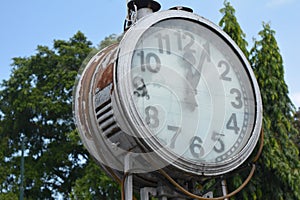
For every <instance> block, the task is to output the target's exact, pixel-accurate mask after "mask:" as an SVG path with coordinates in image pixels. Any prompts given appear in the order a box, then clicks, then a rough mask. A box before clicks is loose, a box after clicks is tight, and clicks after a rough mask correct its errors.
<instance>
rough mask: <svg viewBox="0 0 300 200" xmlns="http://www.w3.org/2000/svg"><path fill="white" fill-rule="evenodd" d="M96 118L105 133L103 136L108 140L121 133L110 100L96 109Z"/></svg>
mask: <svg viewBox="0 0 300 200" xmlns="http://www.w3.org/2000/svg"><path fill="white" fill-rule="evenodd" d="M96 117H97V122H98V124H99V127H100V128H101V130H102V131H103V135H104V136H106V137H107V138H110V137H112V136H113V135H115V134H117V133H119V132H120V131H121V129H120V128H119V127H118V125H117V123H116V121H115V119H114V114H113V110H112V107H111V101H110V99H109V100H108V101H106V102H103V103H102V104H101V105H100V106H98V107H97V108H96Z"/></svg>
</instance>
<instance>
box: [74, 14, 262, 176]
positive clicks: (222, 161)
mask: <svg viewBox="0 0 300 200" xmlns="http://www.w3.org/2000/svg"><path fill="white" fill-rule="evenodd" d="M75 116H76V121H77V126H78V128H79V132H80V134H81V137H82V139H83V141H84V143H85V145H86V146H87V148H88V150H89V151H90V152H91V154H92V155H94V157H95V158H96V160H98V161H99V162H100V163H102V164H103V167H104V168H105V166H109V168H113V169H114V170H115V173H116V174H118V172H119V171H122V170H123V169H124V165H125V164H124V163H125V161H124V160H126V155H128V154H132V155H133V156H132V157H134V158H137V159H135V162H136V163H138V164H136V168H135V169H139V170H140V172H150V171H151V170H153V171H155V170H156V169H158V168H160V167H161V168H163V167H164V168H165V169H166V170H170V171H171V170H172V171H173V172H174V173H173V176H174V177H175V178H176V177H178V176H180V177H181V178H182V177H183V178H184V177H190V176H191V175H202V176H216V175H221V174H225V173H228V172H230V171H232V170H234V169H236V168H237V167H238V166H240V165H241V164H242V163H243V162H244V161H245V160H246V159H247V158H248V157H249V156H250V154H251V153H252V151H253V150H254V148H255V146H256V144H257V141H258V138H259V135H260V130H261V124H262V103H261V97H260V91H259V87H258V85H257V82H256V79H255V76H254V74H253V72H252V70H251V67H250V65H249V63H248V61H247V59H246V58H245V56H244V55H243V53H242V52H241V50H240V49H239V48H238V47H237V45H236V44H235V43H234V42H233V41H232V40H231V38H230V37H229V36H228V35H227V34H226V33H224V32H223V31H222V30H221V29H220V28H219V27H217V26H216V25H214V24H213V23H211V22H210V21H208V20H206V19H204V18H202V17H200V16H198V15H196V14H193V13H189V12H184V11H178V10H169V11H161V12H157V13H154V14H151V15H148V16H146V17H144V18H142V19H141V20H139V21H138V22H137V23H136V24H134V25H133V26H132V27H131V28H130V29H129V30H128V31H127V32H126V33H125V35H124V37H123V39H122V41H121V43H120V44H119V45H115V46H112V47H110V48H108V49H105V50H103V51H100V52H99V53H98V54H97V55H96V56H94V57H93V58H92V59H91V61H90V62H89V64H88V65H87V67H86V69H85V70H84V71H83V73H82V76H81V78H80V80H79V81H78V84H77V89H76V94H75ZM141 168H143V170H141ZM182 172H183V173H182ZM179 174H180V175H179ZM184 174H186V175H184ZM148 178H149V177H148Z"/></svg>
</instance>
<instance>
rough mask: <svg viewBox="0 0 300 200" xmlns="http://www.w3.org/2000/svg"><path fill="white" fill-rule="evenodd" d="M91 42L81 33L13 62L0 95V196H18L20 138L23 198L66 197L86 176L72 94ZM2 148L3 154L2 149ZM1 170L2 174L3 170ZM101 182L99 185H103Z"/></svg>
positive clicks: (87, 161) (85, 156)
mask: <svg viewBox="0 0 300 200" xmlns="http://www.w3.org/2000/svg"><path fill="white" fill-rule="evenodd" d="M91 45H92V43H91V42H90V41H88V40H87V39H86V37H85V36H84V35H83V34H82V33H81V32H78V33H76V34H75V35H74V36H73V37H72V38H70V39H69V40H68V41H64V40H55V41H54V45H53V48H52V49H50V48H48V47H46V46H38V48H37V53H36V54H35V55H33V56H30V57H28V58H14V59H13V60H14V62H13V71H12V74H11V76H10V78H9V80H8V81H4V82H3V83H2V85H1V86H2V88H3V89H2V90H1V91H0V125H1V126H0V127H1V128H0V144H1V147H0V148H1V153H0V157H1V160H0V169H1V172H0V187H1V190H0V197H2V196H4V195H5V196H8V195H10V196H12V195H11V194H18V192H19V183H20V180H19V178H20V148H21V139H20V138H21V136H25V137H26V145H25V146H26V148H25V156H26V157H25V199H52V198H55V197H56V196H57V195H60V196H63V197H64V198H67V197H68V196H69V195H70V194H71V193H72V190H73V188H74V186H75V185H76V184H77V182H78V180H80V179H83V177H85V176H87V174H88V173H93V176H94V177H96V176H95V173H98V174H99V176H98V177H97V181H99V182H98V184H99V185H98V187H96V186H94V188H95V190H97V189H98V190H101V191H103V192H106V191H107V190H105V189H103V188H102V187H103V185H104V184H103V183H102V182H101V181H102V179H101V178H103V180H104V182H107V177H106V176H104V175H103V173H102V172H101V171H100V170H98V171H97V170H94V171H91V170H89V166H90V165H91V164H90V163H91V162H93V161H92V160H91V159H90V158H89V154H88V153H87V151H86V150H85V149H84V148H83V145H82V143H81V142H80V139H79V137H78V134H77V132H76V130H75V126H74V122H73V115H72V91H73V85H74V81H75V77H76V76H77V72H78V70H79V67H80V66H81V64H82V62H83V60H84V59H85V58H86V57H87V55H88V54H89V53H90V51H91V50H92V49H93V48H92V46H91ZM2 150H3V151H2ZM2 169H5V170H2ZM101 184H102V185H101Z"/></svg>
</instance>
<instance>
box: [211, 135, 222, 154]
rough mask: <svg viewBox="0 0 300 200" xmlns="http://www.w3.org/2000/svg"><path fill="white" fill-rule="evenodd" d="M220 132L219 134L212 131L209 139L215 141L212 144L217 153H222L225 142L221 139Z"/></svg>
mask: <svg viewBox="0 0 300 200" xmlns="http://www.w3.org/2000/svg"><path fill="white" fill-rule="evenodd" d="M221 136H223V135H222V134H219V133H217V132H213V134H212V136H211V139H212V140H213V141H214V142H216V143H215V145H214V150H215V152H217V153H222V152H223V151H224V150H225V144H224V142H223V141H222V139H221Z"/></svg>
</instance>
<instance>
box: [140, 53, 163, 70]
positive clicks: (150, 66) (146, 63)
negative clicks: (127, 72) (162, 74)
mask: <svg viewBox="0 0 300 200" xmlns="http://www.w3.org/2000/svg"><path fill="white" fill-rule="evenodd" d="M137 55H138V56H139V57H140V58H141V70H142V71H143V72H145V71H146V69H147V70H148V71H150V72H152V73H158V72H159V71H160V68H161V60H160V58H159V57H158V55H156V54H155V53H151V52H150V53H147V54H146V55H145V52H144V51H140V52H138V53H137ZM151 61H154V62H151Z"/></svg>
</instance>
